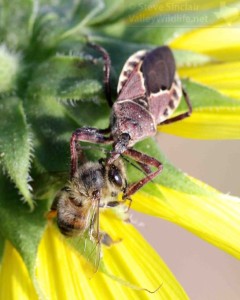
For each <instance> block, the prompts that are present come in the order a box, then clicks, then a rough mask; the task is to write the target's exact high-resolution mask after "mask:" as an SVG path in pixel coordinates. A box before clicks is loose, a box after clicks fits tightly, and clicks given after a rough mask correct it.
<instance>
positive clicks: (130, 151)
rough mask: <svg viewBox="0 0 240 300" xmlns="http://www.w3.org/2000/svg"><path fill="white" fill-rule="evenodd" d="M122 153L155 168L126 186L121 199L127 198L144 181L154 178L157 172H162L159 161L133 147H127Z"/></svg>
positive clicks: (143, 183)
mask: <svg viewBox="0 0 240 300" xmlns="http://www.w3.org/2000/svg"><path fill="white" fill-rule="evenodd" d="M124 155H127V156H129V157H131V158H133V159H134V160H135V161H137V162H140V163H141V164H143V165H147V166H151V167H155V168H157V170H156V171H154V172H151V173H148V174H147V176H146V177H144V178H143V179H141V180H139V181H137V182H135V183H133V184H131V185H130V186H128V187H127V189H126V191H125V193H124V195H123V199H129V198H130V196H131V195H133V194H134V193H136V191H138V190H139V189H140V188H141V187H143V186H144V185H145V184H146V183H148V182H149V181H151V180H152V179H154V178H155V177H156V176H157V175H158V174H160V173H161V172H162V169H163V166H162V164H161V162H160V161H158V160H156V159H155V158H154V157H151V156H148V155H146V154H144V153H141V152H138V151H136V150H134V149H128V150H126V151H125V152H124Z"/></svg>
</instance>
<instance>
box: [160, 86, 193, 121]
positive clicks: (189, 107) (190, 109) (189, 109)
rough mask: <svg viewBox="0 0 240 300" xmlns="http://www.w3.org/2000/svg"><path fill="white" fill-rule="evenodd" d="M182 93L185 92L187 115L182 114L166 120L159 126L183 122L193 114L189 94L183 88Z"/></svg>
mask: <svg viewBox="0 0 240 300" xmlns="http://www.w3.org/2000/svg"><path fill="white" fill-rule="evenodd" d="M182 92H183V96H184V99H185V101H186V103H187V106H188V111H187V112H185V113H182V114H180V115H178V116H176V117H173V118H170V119H168V120H165V121H163V122H162V123H160V124H158V125H166V124H171V123H174V122H177V121H181V120H183V119H185V118H187V117H189V116H190V115H191V114H192V104H191V102H190V99H189V97H188V93H187V92H186V91H185V90H184V88H182Z"/></svg>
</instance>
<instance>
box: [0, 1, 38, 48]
mask: <svg viewBox="0 0 240 300" xmlns="http://www.w3.org/2000/svg"><path fill="white" fill-rule="evenodd" d="M33 3H34V1H32V0H19V1H5V0H0V41H4V42H5V43H6V44H7V46H8V47H9V48H10V49H14V48H15V49H17V48H20V47H22V48H25V47H26V45H27V44H28V38H29V21H30V18H31V16H32V13H33V6H34V4H33Z"/></svg>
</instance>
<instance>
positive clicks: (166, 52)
mask: <svg viewBox="0 0 240 300" xmlns="http://www.w3.org/2000/svg"><path fill="white" fill-rule="evenodd" d="M91 46H92V47H94V48H95V49H96V50H98V51H99V52H100V53H101V55H102V57H103V61H104V84H105V93H106V99H107V101H108V104H109V106H111V107H112V110H111V117H110V125H109V127H108V128H106V129H97V128H91V127H83V128H79V129H77V130H76V131H75V132H74V133H73V134H72V138H71V141H70V150H71V177H70V181H69V183H68V184H67V185H66V186H65V187H64V188H63V189H62V190H61V191H60V192H59V193H58V195H57V196H56V198H55V201H54V203H53V205H52V208H51V209H52V212H57V222H58V226H59V228H60V230H61V232H62V233H63V234H64V235H67V236H74V235H79V236H81V235H82V234H83V233H85V232H86V231H87V232H88V233H89V237H90V239H91V240H92V241H95V242H96V245H97V246H99V247H100V243H101V241H102V240H104V235H102V234H101V233H100V230H99V209H100V208H101V207H113V206H116V205H118V204H119V203H120V202H119V201H118V200H117V196H118V194H119V193H121V192H123V200H126V199H129V198H130V196H131V195H133V194H134V193H135V192H136V191H137V190H139V189H140V188H141V187H143V186H144V185H145V184H146V183H148V182H149V181H150V180H152V179H154V178H155V177H156V176H157V175H158V174H159V173H160V172H161V171H162V164H161V162H159V161H158V160H157V159H155V158H154V157H151V156H148V155H147V154H144V153H141V152H138V151H136V150H134V149H133V148H132V147H133V146H134V145H135V144H136V143H137V142H139V141H141V140H143V139H145V138H147V137H150V136H154V135H155V134H156V132H157V126H158V125H162V124H170V123H173V122H176V121H179V120H182V119H184V118H186V117H188V116H189V115H190V114H191V112H192V107H191V104H190V101H189V98H188V95H187V93H186V92H185V90H184V89H183V87H182V85H181V81H180V79H179V77H178V75H177V73H176V66H175V61H174V57H173V54H172V52H171V50H170V49H169V48H168V47H166V46H163V47H158V48H156V49H154V50H150V51H145V50H142V51H138V52H136V53H135V54H133V55H132V56H130V57H129V59H128V60H127V61H126V63H125V65H124V67H123V69H122V72H121V74H120V77H119V82H118V88H117V94H118V96H117V100H116V101H115V102H114V104H113V103H112V97H111V86H110V81H109V76H110V68H111V61H110V57H109V55H108V53H107V52H106V50H105V49H104V48H102V47H101V46H99V45H95V44H91ZM182 95H183V96H184V98H185V101H186V103H187V106H188V111H187V112H185V113H182V114H180V115H177V116H174V117H171V118H169V117H170V116H171V115H172V114H173V112H174V111H175V109H176V108H177V107H178V105H179V103H180V100H181V97H182ZM81 141H84V142H89V143H95V144H105V145H106V144H111V145H112V150H111V151H110V152H109V153H108V155H107V156H106V158H105V159H103V160H101V161H100V162H96V163H93V162H86V163H85V164H83V165H82V166H79V163H78V161H79V158H82V156H83V152H82V150H83V149H82V147H81V146H80V144H79V142H81ZM122 155H124V156H128V157H130V158H131V159H133V160H135V161H136V162H137V163H138V164H139V166H140V167H141V169H142V170H143V172H144V174H145V177H144V178H142V179H141V180H139V181H137V182H135V183H133V184H131V185H129V186H128V185H127V179H126V173H125V168H124V165H123V162H122V160H121V158H120V156H122ZM151 167H155V168H156V170H155V171H152V170H151Z"/></svg>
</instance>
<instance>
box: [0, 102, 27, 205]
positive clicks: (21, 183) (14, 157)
mask: <svg viewBox="0 0 240 300" xmlns="http://www.w3.org/2000/svg"><path fill="white" fill-rule="evenodd" d="M0 107H1V110H0V111H1V118H0V128H1V132H0V156H1V160H0V161H1V164H2V166H3V167H4V169H6V171H7V173H8V175H9V176H10V178H11V179H12V180H13V182H14V183H15V184H16V186H17V188H18V189H19V191H20V193H21V194H22V195H23V197H24V199H25V201H26V202H27V203H28V204H29V206H30V208H31V209H33V201H32V199H31V194H30V191H29V188H30V186H29V184H28V181H29V168H30V158H31V151H32V149H31V138H30V133H29V128H28V125H27V122H26V116H25V112H24V110H23V106H22V102H21V101H20V99H18V98H16V97H11V98H4V99H1V100H0Z"/></svg>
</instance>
